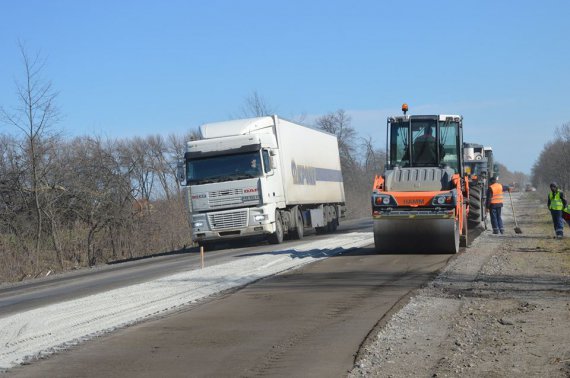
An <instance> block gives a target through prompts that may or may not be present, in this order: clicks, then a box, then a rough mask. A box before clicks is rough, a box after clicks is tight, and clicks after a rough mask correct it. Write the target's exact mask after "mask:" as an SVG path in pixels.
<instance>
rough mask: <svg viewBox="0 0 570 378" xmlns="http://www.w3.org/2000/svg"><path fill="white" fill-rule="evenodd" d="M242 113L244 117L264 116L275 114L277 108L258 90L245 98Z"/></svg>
mask: <svg viewBox="0 0 570 378" xmlns="http://www.w3.org/2000/svg"><path fill="white" fill-rule="evenodd" d="M241 113H242V114H241V115H242V116H243V117H244V118H250V117H264V116H268V115H272V114H274V113H275V110H274V108H273V107H272V106H270V105H269V104H268V103H267V101H265V99H264V98H263V97H262V96H260V95H259V93H257V91H253V92H252V93H251V94H250V95H249V96H247V97H246V98H245V100H244V105H243V106H242V108H241Z"/></svg>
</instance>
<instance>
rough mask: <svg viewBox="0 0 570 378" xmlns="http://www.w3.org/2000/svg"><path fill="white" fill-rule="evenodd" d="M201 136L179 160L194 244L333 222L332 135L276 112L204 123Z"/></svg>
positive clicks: (337, 210) (336, 194)
mask: <svg viewBox="0 0 570 378" xmlns="http://www.w3.org/2000/svg"><path fill="white" fill-rule="evenodd" d="M200 137H201V139H198V140H194V141H189V142H187V144H186V152H185V155H184V160H183V161H181V162H180V163H179V166H178V176H179V177H178V178H179V180H180V182H181V184H182V185H183V186H185V187H186V188H187V194H188V195H187V198H188V207H189V209H190V218H191V219H190V220H191V224H192V240H193V241H194V242H195V243H197V244H198V245H201V246H208V247H211V246H212V245H213V244H214V243H216V242H220V241H231V240H235V239H243V238H251V237H258V236H263V237H265V238H266V239H268V240H269V242H271V243H273V244H279V243H282V242H283V239H284V237H286V236H288V237H290V238H294V239H301V238H303V235H304V232H305V230H306V229H309V228H315V230H316V231H317V233H325V232H333V231H335V230H336V229H337V227H338V225H339V222H340V218H341V217H344V213H345V196H344V186H343V181H342V172H341V166H340V156H339V150H338V141H337V138H336V136H335V135H333V134H329V133H326V132H324V131H320V130H316V129H313V128H310V127H306V126H303V125H299V124H296V123H294V122H291V121H287V120H285V119H282V118H279V117H278V116H276V115H274V116H267V117H258V118H248V119H238V120H230V121H225V122H217V123H209V124H205V125H202V126H200Z"/></svg>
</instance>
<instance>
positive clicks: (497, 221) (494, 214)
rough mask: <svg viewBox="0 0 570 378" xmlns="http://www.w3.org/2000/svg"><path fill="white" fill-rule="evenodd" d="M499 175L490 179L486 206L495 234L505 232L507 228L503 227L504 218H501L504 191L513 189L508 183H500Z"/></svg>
mask: <svg viewBox="0 0 570 378" xmlns="http://www.w3.org/2000/svg"><path fill="white" fill-rule="evenodd" d="M498 181H499V179H498V177H497V176H493V177H491V179H490V180H489V188H488V189H487V201H486V203H485V207H486V209H487V211H488V212H489V213H490V214H491V226H492V227H493V234H499V233H501V234H504V233H505V228H504V227H503V219H502V218H501V211H502V209H503V192H506V191H509V192H510V191H511V188H509V187H508V186H506V185H502V184H499V182H498Z"/></svg>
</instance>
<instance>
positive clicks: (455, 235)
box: [372, 104, 469, 253]
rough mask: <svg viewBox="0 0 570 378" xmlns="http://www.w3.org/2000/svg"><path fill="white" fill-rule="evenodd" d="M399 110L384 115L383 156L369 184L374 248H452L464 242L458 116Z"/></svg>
mask: <svg viewBox="0 0 570 378" xmlns="http://www.w3.org/2000/svg"><path fill="white" fill-rule="evenodd" d="M402 111H403V113H404V114H403V115H400V116H392V117H388V119H387V141H386V151H387V161H386V164H385V170H384V173H383V174H380V175H376V177H375V179H374V184H373V188H372V218H373V222H374V225H373V231H374V244H375V247H376V250H377V251H378V252H406V253H407V252H433V253H457V252H458V251H459V247H460V246H467V242H468V239H467V232H468V230H467V216H468V212H469V207H468V199H469V182H468V180H467V177H466V175H465V164H464V155H463V117H462V116H460V115H453V114H436V115H407V111H408V106H407V104H404V105H402Z"/></svg>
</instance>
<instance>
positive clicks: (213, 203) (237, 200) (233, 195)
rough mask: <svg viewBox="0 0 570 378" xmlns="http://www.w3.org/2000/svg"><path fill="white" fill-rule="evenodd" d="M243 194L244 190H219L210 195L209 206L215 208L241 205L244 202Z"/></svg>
mask: <svg viewBox="0 0 570 378" xmlns="http://www.w3.org/2000/svg"><path fill="white" fill-rule="evenodd" d="M242 194H243V189H241V188H238V189H224V190H217V191H215V192H209V193H208V206H209V207H210V208H213V207H223V206H231V205H239V204H241V203H242V202H243V201H242V199H241V195H242Z"/></svg>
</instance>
